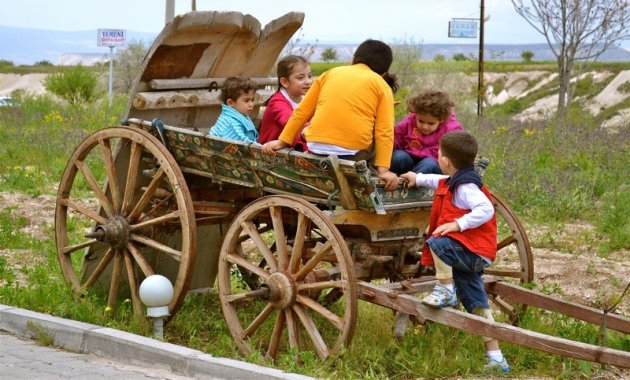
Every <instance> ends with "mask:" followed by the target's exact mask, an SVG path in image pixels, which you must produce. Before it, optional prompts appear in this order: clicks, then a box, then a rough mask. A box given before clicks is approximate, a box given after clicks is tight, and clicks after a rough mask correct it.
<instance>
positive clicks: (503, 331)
mask: <svg viewBox="0 0 630 380" xmlns="http://www.w3.org/2000/svg"><path fill="white" fill-rule="evenodd" d="M357 290H358V291H357V293H358V295H359V298H361V299H363V300H365V301H368V302H372V303H375V304H377V305H381V306H385V307H389V308H391V309H393V310H396V311H399V312H403V313H407V314H410V315H412V316H416V317H418V318H419V319H424V320H428V321H433V322H437V323H440V324H443V325H446V326H449V327H453V328H456V329H459V330H462V331H466V332H469V333H472V334H475V335H481V336H487V337H491V338H495V339H498V340H502V341H505V342H510V343H515V344H518V345H521V346H524V347H529V348H533V349H536V350H539V351H543V352H548V353H551V354H556V355H562V356H566V357H571V358H575V359H580V360H588V361H591V362H597V363H605V364H611V365H615V366H618V367H622V368H630V352H626V351H621V350H615V349H611V348H605V347H599V346H595V345H592V344H586V343H582V342H575V341H572V340H569V339H564V338H558V337H554V336H550V335H545V334H541V333H538V332H534V331H529V330H525V329H522V328H519V327H515V326H511V325H508V324H505V323H498V322H492V321H489V320H487V319H485V318H482V317H479V316H476V315H474V314H468V313H464V312H461V311H459V310H455V309H452V308H444V309H434V308H432V307H430V306H426V305H423V304H422V302H421V301H420V299H418V298H416V297H413V296H409V295H405V294H397V293H396V292H395V291H392V290H390V289H385V288H383V287H380V286H377V285H372V284H370V283H367V282H365V281H359V282H358V287H357Z"/></svg>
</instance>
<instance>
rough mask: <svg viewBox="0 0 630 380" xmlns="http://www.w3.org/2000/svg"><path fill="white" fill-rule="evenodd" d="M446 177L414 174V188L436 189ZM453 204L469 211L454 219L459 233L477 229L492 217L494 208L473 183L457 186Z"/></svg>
mask: <svg viewBox="0 0 630 380" xmlns="http://www.w3.org/2000/svg"><path fill="white" fill-rule="evenodd" d="M443 178H448V176H445V175H441V174H422V173H419V174H416V186H422V187H428V188H430V189H433V190H435V189H437V188H438V185H439V182H440V180H441V179H443ZM453 204H454V205H455V206H457V207H459V208H461V209H464V210H470V212H469V213H467V214H465V215H464V216H462V217H461V218H458V219H455V222H456V223H457V225H458V226H459V229H460V231H464V230H467V229H470V228H475V227H479V226H480V225H482V224H484V223H486V222H487V221H489V220H490V219H492V216H493V215H494V206H492V202H491V201H490V199H488V197H487V196H486V194H484V193H483V191H481V189H480V188H479V186H477V185H475V184H474V183H465V184H462V185H459V186H458V187H457V189H455V192H454V193H453Z"/></svg>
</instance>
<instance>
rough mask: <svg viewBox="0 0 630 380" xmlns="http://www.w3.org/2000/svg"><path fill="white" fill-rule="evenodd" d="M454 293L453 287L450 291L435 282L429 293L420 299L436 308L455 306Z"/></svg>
mask: <svg viewBox="0 0 630 380" xmlns="http://www.w3.org/2000/svg"><path fill="white" fill-rule="evenodd" d="M455 293H456V290H455V289H453V290H452V291H451V290H448V288H447V287H446V286H444V285H441V284H437V285H435V288H433V291H432V292H431V294H429V295H428V296H426V297H424V298H423V299H422V303H423V304H425V305H429V306H431V307H436V308H438V309H441V308H444V307H449V306H452V307H455V306H457V295H456V294H455Z"/></svg>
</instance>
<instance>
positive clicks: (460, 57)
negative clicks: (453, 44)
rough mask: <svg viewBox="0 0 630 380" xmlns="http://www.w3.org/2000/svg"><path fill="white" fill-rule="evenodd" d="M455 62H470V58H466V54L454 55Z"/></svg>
mask: <svg viewBox="0 0 630 380" xmlns="http://www.w3.org/2000/svg"><path fill="white" fill-rule="evenodd" d="M453 61H456V62H463V61H468V57H466V55H465V54H464V53H457V54H453Z"/></svg>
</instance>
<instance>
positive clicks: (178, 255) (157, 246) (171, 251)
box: [129, 234, 182, 261]
mask: <svg viewBox="0 0 630 380" xmlns="http://www.w3.org/2000/svg"><path fill="white" fill-rule="evenodd" d="M129 238H130V239H131V240H133V241H137V242H138V243H142V244H144V245H146V246H148V247H151V248H155V249H157V250H158V251H161V252H164V253H166V254H167V255H169V256H170V257H172V258H173V259H174V260H177V261H180V260H181V259H182V252H181V251H178V250H175V249H173V248H171V247H169V246H166V245H164V244H162V243H160V242H158V241H155V240H153V239H149V238H148V237H146V236H142V235H138V234H131V236H130V237H129Z"/></svg>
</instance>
